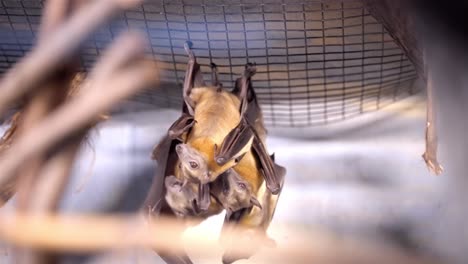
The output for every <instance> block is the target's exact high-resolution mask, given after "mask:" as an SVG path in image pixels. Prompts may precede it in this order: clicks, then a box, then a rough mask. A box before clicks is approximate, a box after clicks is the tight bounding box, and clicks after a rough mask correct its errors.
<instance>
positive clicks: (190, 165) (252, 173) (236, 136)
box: [144, 43, 285, 264]
mask: <svg viewBox="0 0 468 264" xmlns="http://www.w3.org/2000/svg"><path fill="white" fill-rule="evenodd" d="M190 48H191V45H190V44H189V43H187V44H186V45H185V50H186V52H187V54H188V56H189V61H188V65H187V71H186V74H185V80H184V86H183V98H184V104H183V107H182V114H181V116H180V117H179V118H178V119H177V120H176V121H175V122H174V123H173V124H172V125H171V127H170V128H169V130H168V133H167V135H166V136H164V137H163V138H162V140H161V141H160V142H159V143H158V144H157V145H156V147H155V148H154V150H153V159H154V160H156V162H157V164H158V166H157V168H156V171H155V176H154V178H153V183H152V185H151V188H150V191H149V193H148V196H147V198H146V200H145V203H144V208H145V210H146V209H148V212H149V214H150V215H158V214H168V215H175V213H174V211H173V210H172V209H171V205H169V203H172V206H174V207H175V208H176V207H177V206H178V205H177V206H175V205H176V203H174V202H176V201H177V199H174V198H168V199H165V197H166V194H167V193H169V192H173V191H174V190H177V188H180V189H179V190H182V189H183V188H185V187H186V186H191V189H192V191H194V190H195V189H197V188H195V187H198V195H196V197H197V199H198V200H197V199H195V200H196V201H198V203H200V204H198V203H196V206H198V207H199V208H194V204H193V200H194V198H193V197H194V193H193V192H192V193H191V194H186V193H184V194H183V196H185V197H190V198H188V199H187V201H189V203H191V207H192V209H190V207H189V210H187V211H184V212H182V213H184V214H186V213H188V214H193V212H194V210H195V209H200V207H202V209H204V208H205V207H208V210H207V211H206V212H200V213H201V215H202V217H207V216H209V215H210V214H214V213H216V212H219V210H221V209H222V208H221V209H220V208H219V207H220V206H219V204H220V203H219V202H218V201H219V199H218V198H216V197H215V195H213V196H211V197H210V185H213V184H212V183H213V182H216V181H217V180H218V177H219V176H220V175H222V174H223V173H225V172H226V171H228V170H233V171H234V172H235V173H236V174H237V175H239V178H240V179H242V181H244V182H246V183H247V185H246V187H247V186H248V187H247V188H246V189H248V190H249V191H250V192H251V194H252V195H251V196H256V198H259V197H261V199H257V202H258V204H259V206H250V208H243V209H240V210H237V211H233V212H232V213H231V215H230V217H228V218H227V219H226V221H233V222H236V223H239V224H245V225H248V226H253V227H254V228H260V229H262V230H266V227H267V226H268V225H269V222H270V221H271V217H272V215H273V212H274V208H275V207H276V202H277V199H278V196H279V191H280V190H281V187H282V181H283V179H284V173H282V172H281V170H278V167H280V166H278V165H277V164H275V163H274V161H273V160H272V158H271V157H270V156H269V155H268V152H267V151H266V149H265V147H264V143H263V142H264V140H265V137H266V130H265V129H264V127H263V118H262V116H261V111H260V108H259V105H258V102H257V99H256V95H255V92H254V91H253V88H252V85H251V80H250V78H251V76H253V74H255V66H254V65H252V64H248V65H246V71H245V72H244V75H243V76H242V77H241V78H240V79H239V80H238V81H236V88H235V89H234V90H233V91H232V92H228V91H225V90H223V89H222V86H221V84H220V83H219V81H218V78H217V68H216V65H212V70H213V77H212V82H213V86H212V87H206V86H205V83H204V81H203V78H202V74H201V71H200V65H198V63H197V61H196V58H195V55H194V54H193V52H192V51H191V49H190ZM214 86H216V87H214ZM219 158H222V159H219ZM284 172H285V171H284ZM171 175H173V176H175V177H176V178H177V180H178V181H179V182H177V181H174V179H173V178H171V179H172V180H168V182H167V186H166V184H165V183H166V180H165V179H166V178H169V177H171ZM264 179H265V181H264ZM171 181H173V182H171ZM265 182H266V183H267V184H266V185H267V186H268V187H269V188H268V189H270V190H271V191H270V190H268V189H267V188H266V187H265V186H266V185H265ZM171 183H172V184H173V186H172V185H171ZM180 183H182V184H180ZM194 183H198V185H193V184H194ZM171 186H172V187H173V189H171V188H172V187H171ZM238 187H239V188H242V187H240V186H238ZM259 190H260V191H259ZM195 192H196V190H195ZM273 192H274V193H276V194H278V195H274V196H275V197H272V195H271V194H272V193H273ZM253 194H255V195H253ZM259 194H260V196H259ZM170 195H172V194H169V196H170ZM169 196H167V197H169ZM231 197H234V195H231ZM213 198H216V199H213ZM171 199H173V200H171ZM168 200H169V201H168ZM207 201H209V203H208V202H207ZM249 201H250V203H251V205H252V204H253V203H257V202H256V201H253V200H250V199H249ZM181 204H182V203H181ZM200 205H201V206H200ZM184 206H185V205H184ZM259 208H263V209H259ZM231 209H237V208H231ZM190 210H192V211H190ZM228 210H229V208H228ZM231 211H232V210H231ZM258 219H260V220H259V221H257V220H258ZM160 255H161V257H163V259H164V260H165V261H166V262H167V263H169V264H172V263H174V264H178V263H191V262H189V261H190V259H189V258H188V257H187V256H186V254H181V255H180V256H171V255H167V254H160Z"/></svg>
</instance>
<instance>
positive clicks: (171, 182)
mask: <svg viewBox="0 0 468 264" xmlns="http://www.w3.org/2000/svg"><path fill="white" fill-rule="evenodd" d="M164 183H165V186H166V190H167V191H166V196H165V198H166V202H167V203H168V205H169V206H170V207H171V209H172V211H173V212H174V214H175V215H176V216H177V217H179V218H184V217H187V216H195V215H197V214H199V213H200V209H199V207H198V201H197V199H198V195H197V193H198V190H197V189H196V186H194V184H193V183H190V184H187V183H186V184H184V183H183V182H182V181H181V180H179V179H178V178H177V177H176V176H174V175H170V176H168V177H166V179H165V181H164Z"/></svg>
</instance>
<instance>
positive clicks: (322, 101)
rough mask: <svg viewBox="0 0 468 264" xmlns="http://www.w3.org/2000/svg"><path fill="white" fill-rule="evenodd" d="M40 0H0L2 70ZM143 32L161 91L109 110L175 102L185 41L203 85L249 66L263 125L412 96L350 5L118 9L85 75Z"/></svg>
mask: <svg viewBox="0 0 468 264" xmlns="http://www.w3.org/2000/svg"><path fill="white" fill-rule="evenodd" d="M42 7H43V1H26V0H22V1H6V0H4V1H1V6H0V73H4V72H5V71H6V70H8V69H9V68H10V67H11V66H12V64H14V63H16V62H17V61H18V60H19V59H20V58H21V57H23V56H24V54H25V53H26V52H28V51H29V50H30V49H31V47H32V45H33V43H34V42H35V39H36V33H37V29H38V26H39V23H40V15H41V11H42ZM129 28H130V29H139V30H141V31H143V32H145V33H146V34H147V36H148V39H149V41H150V48H149V49H148V50H147V53H148V55H151V56H153V58H154V59H155V60H156V61H157V62H158V65H159V66H160V67H161V68H162V69H163V71H161V73H160V74H161V75H160V79H161V80H162V81H163V83H164V85H163V88H162V89H149V90H147V91H145V92H143V93H141V94H139V95H137V96H135V97H133V98H132V99H131V101H132V102H138V107H137V108H138V109H135V107H134V108H132V107H130V104H127V106H125V105H124V107H123V108H122V109H119V110H116V111H133V110H134V111H137V110H141V108H154V107H172V108H178V107H180V105H181V103H182V98H181V87H182V83H183V78H184V73H185V68H186V65H187V60H188V58H187V55H186V53H185V51H184V49H183V45H184V43H185V41H187V40H190V41H191V42H192V43H193V50H194V52H195V54H196V56H197V59H198V62H199V63H200V64H201V65H202V71H203V72H204V75H205V76H204V77H205V81H207V82H208V83H209V82H210V72H211V69H210V68H209V65H210V63H211V62H213V63H216V64H217V65H218V70H219V78H220V81H221V82H222V84H223V86H224V87H225V88H227V89H230V88H233V85H234V81H235V79H236V78H237V77H239V76H240V74H241V73H242V72H243V69H244V65H245V64H246V63H247V62H255V63H256V65H257V74H256V75H255V76H254V77H253V86H254V88H255V89H256V92H257V96H258V99H259V101H260V104H261V106H262V109H263V114H264V119H265V123H266V124H267V125H268V126H276V127H309V126H318V125H324V124H329V123H333V122H339V121H342V120H345V119H349V118H352V117H354V116H358V115H360V114H362V113H366V112H370V111H375V110H379V109H381V108H382V107H384V106H386V105H389V104H391V103H393V102H395V101H398V100H400V99H402V98H404V97H407V96H409V95H411V94H413V93H415V92H416V90H415V89H414V87H413V83H414V81H415V79H416V72H415V69H414V67H413V65H412V64H411V62H410V61H409V60H408V58H407V57H406V56H405V54H404V53H403V51H402V50H401V49H400V48H399V47H398V45H397V44H396V43H395V41H394V40H393V39H392V38H391V36H390V35H389V34H388V33H387V31H386V30H385V28H384V27H383V26H382V24H380V23H379V22H377V21H376V20H375V19H374V18H373V17H372V16H371V15H370V14H369V13H368V12H367V10H366V9H365V8H364V6H363V3H362V2H361V1H357V0H350V1H335V0H331V1H316V0H315V1H314V0H310V1H304V0H302V1H286V0H254V1H247V0H232V1H227V0H225V1H221V0H218V1H209V0H196V1H188V0H184V1H182V0H171V1H169V0H156V1H146V2H145V3H144V4H143V5H141V6H140V7H139V8H137V9H135V10H131V11H128V12H125V13H124V14H122V15H120V16H119V17H117V18H116V19H115V20H114V21H113V22H112V23H110V24H109V25H108V26H106V27H103V28H102V29H101V30H99V31H98V32H97V33H96V34H95V35H94V36H93V38H92V39H90V41H88V43H86V44H85V45H84V46H83V49H82V52H81V59H82V62H83V66H84V69H85V70H87V69H89V68H90V67H91V66H92V65H93V64H94V62H95V60H96V58H97V56H98V55H99V54H100V53H101V52H102V51H103V49H104V48H105V47H106V46H107V44H108V43H109V42H110V41H111V40H112V39H113V38H114V37H115V36H117V35H118V34H119V32H121V31H123V30H128V29H129Z"/></svg>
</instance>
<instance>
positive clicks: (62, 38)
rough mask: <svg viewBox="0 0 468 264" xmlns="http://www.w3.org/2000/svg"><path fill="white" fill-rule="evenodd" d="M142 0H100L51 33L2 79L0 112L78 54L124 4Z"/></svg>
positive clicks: (134, 3)
mask: <svg viewBox="0 0 468 264" xmlns="http://www.w3.org/2000/svg"><path fill="white" fill-rule="evenodd" d="M138 3H141V0H127V1H125V0H119V1H114V0H100V1H90V4H88V5H87V6H84V7H82V8H80V10H78V11H77V12H76V13H75V14H74V15H73V16H72V17H71V18H70V20H68V21H67V22H65V23H64V24H63V26H61V27H60V28H59V29H57V30H56V31H55V32H54V34H51V36H50V38H49V39H48V41H44V42H41V43H39V44H38V46H37V47H36V48H35V49H34V50H33V51H32V52H31V53H30V54H29V55H28V56H27V57H26V58H25V59H24V60H23V61H21V62H20V63H18V64H16V65H15V66H14V68H13V69H11V70H10V71H9V72H8V73H7V74H6V75H5V78H4V79H3V80H2V81H1V82H0V87H2V93H0V115H1V114H3V113H4V112H5V110H6V109H7V108H8V106H10V105H11V104H12V103H13V102H15V101H16V100H18V99H19V98H20V97H21V96H23V95H25V94H27V93H28V92H30V91H31V90H33V89H35V88H38V85H39V84H41V83H42V82H43V81H44V80H46V79H47V78H48V77H49V76H50V74H52V73H53V72H54V70H56V69H57V68H58V67H59V66H60V65H63V64H64V63H65V62H67V61H69V59H70V58H71V57H72V56H73V55H74V54H76V51H77V50H78V48H79V47H80V45H81V44H82V43H83V42H84V41H85V40H86V39H87V38H88V37H89V36H90V35H91V34H92V33H93V32H94V31H96V30H97V29H98V28H99V27H100V26H101V25H102V24H104V23H105V22H107V21H108V20H109V18H110V17H111V16H113V15H114V14H115V13H117V12H118V11H121V10H122V8H128V7H131V6H134V5H136V4H138Z"/></svg>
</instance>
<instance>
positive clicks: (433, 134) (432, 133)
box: [422, 53, 444, 175]
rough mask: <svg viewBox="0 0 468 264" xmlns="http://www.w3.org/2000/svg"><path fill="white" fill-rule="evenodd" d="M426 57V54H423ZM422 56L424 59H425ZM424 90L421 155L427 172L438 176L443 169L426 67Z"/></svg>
mask: <svg viewBox="0 0 468 264" xmlns="http://www.w3.org/2000/svg"><path fill="white" fill-rule="evenodd" d="M424 55H425V56H426V54H425V53H424ZM425 56H424V57H425ZM426 77H427V79H426V90H427V105H426V111H427V112H426V151H425V152H424V154H423V155H422V157H423V159H424V161H425V162H426V165H427V168H428V169H429V171H431V172H433V173H435V174H436V175H440V174H441V173H442V172H443V171H444V168H443V167H442V165H441V164H440V163H439V161H438V159H437V144H438V142H437V125H436V113H435V102H434V87H433V81H432V77H433V76H432V74H431V71H430V69H429V68H428V67H426Z"/></svg>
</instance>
